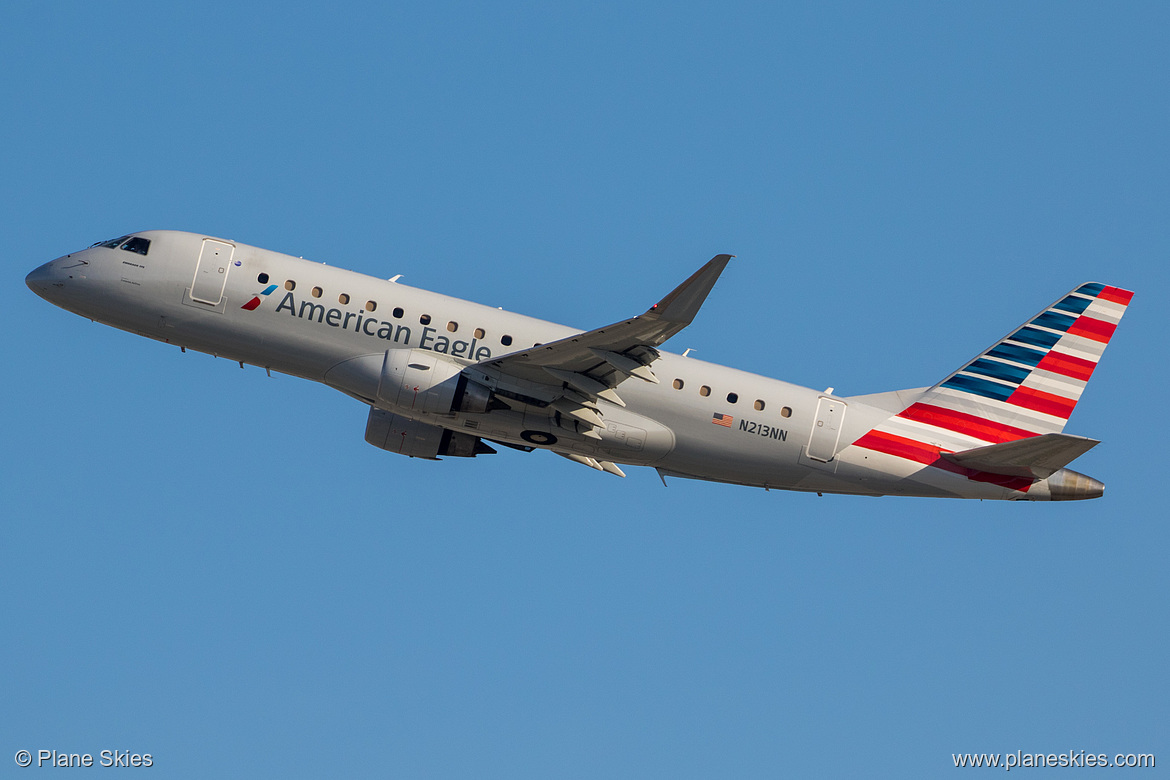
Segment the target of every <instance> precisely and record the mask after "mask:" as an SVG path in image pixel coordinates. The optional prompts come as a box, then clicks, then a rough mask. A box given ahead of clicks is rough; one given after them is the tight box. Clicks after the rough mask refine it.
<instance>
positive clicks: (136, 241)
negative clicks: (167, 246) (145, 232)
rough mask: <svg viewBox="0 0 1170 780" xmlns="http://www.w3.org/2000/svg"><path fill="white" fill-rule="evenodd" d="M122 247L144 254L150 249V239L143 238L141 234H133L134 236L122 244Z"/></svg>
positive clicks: (128, 250)
mask: <svg viewBox="0 0 1170 780" xmlns="http://www.w3.org/2000/svg"><path fill="white" fill-rule="evenodd" d="M122 248H123V249H125V250H126V251H127V252H137V253H138V254H140V255H144V254H146V253H147V252H149V251H150V239H149V238H143V237H142V236H134V238H132V239H130V240H129V241H127V242H126V243H125V244H122Z"/></svg>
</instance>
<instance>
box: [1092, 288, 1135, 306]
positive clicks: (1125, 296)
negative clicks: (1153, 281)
mask: <svg viewBox="0 0 1170 780" xmlns="http://www.w3.org/2000/svg"><path fill="white" fill-rule="evenodd" d="M1097 297H1098V298H1100V299H1101V300H1103V301H1112V302H1113V303H1121V304H1124V305H1126V306H1128V305H1129V302H1130V301H1131V300H1133V293H1131V292H1130V291H1129V290H1123V289H1121V288H1120V287H1106V288H1105V289H1104V290H1102V291H1101V292H1099V293H1098V294H1097Z"/></svg>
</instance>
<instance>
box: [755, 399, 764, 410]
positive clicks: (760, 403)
mask: <svg viewBox="0 0 1170 780" xmlns="http://www.w3.org/2000/svg"><path fill="white" fill-rule="evenodd" d="M755 407H756V411H757V412H762V411H764V402H763V401H760V400H757V401H756V403H755Z"/></svg>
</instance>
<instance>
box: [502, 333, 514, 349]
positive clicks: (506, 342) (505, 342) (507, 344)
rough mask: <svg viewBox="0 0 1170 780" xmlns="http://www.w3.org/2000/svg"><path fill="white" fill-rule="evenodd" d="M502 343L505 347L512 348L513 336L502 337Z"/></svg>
mask: <svg viewBox="0 0 1170 780" xmlns="http://www.w3.org/2000/svg"><path fill="white" fill-rule="evenodd" d="M500 343H501V344H503V345H504V346H505V347H510V346H512V337H511V336H500Z"/></svg>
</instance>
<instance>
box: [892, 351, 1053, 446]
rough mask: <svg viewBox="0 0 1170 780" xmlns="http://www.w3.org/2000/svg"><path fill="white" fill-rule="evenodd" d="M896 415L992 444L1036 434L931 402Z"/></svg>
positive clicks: (916, 405) (917, 405) (915, 405)
mask: <svg viewBox="0 0 1170 780" xmlns="http://www.w3.org/2000/svg"><path fill="white" fill-rule="evenodd" d="M1049 354H1051V353H1049ZM1041 365H1043V364H1041ZM898 416H899V417H903V418H905V419H907V420H915V421H917V422H922V423H926V424H927V425H934V426H936V427H938V428H945V429H946V430H948V431H954V432H955V433H961V434H963V435H965V436H974V437H975V438H976V439H980V440H982V441H989V442H992V443H993V444H1002V443H1003V442H1005V441H1016V440H1017V439H1027V438H1028V437H1030V436H1035V435H1036V433H1035V431H1027V430H1024V429H1023V428H1016V427H1015V426H1013V425H1005V424H1003V423H997V422H994V421H992V420H986V419H984V418H982V417H976V416H975V415H973V414H967V413H966V412H956V411H955V410H954V409H944V408H943V407H941V406H933V405H932V404H923V403H918V404H914V405H913V406H911V407H909V408H908V409H905V410H903V411H902V413H901V414H899V415H898Z"/></svg>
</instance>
